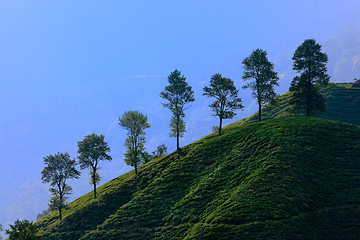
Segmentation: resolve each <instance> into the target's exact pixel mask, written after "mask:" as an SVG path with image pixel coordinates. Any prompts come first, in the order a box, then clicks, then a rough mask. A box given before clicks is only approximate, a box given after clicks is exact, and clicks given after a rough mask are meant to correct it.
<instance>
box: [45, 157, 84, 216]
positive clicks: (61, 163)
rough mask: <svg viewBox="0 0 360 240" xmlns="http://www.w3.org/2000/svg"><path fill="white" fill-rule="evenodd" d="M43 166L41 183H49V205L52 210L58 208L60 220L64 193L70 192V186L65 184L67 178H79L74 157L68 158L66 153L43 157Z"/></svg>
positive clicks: (63, 204) (64, 197)
mask: <svg viewBox="0 0 360 240" xmlns="http://www.w3.org/2000/svg"><path fill="white" fill-rule="evenodd" d="M44 163H45V168H44V169H43V170H42V172H41V174H42V177H41V179H42V181H43V183H50V186H51V188H50V189H49V190H50V192H51V194H52V197H51V199H50V204H49V207H50V208H51V209H52V210H59V216H60V220H61V219H62V209H63V208H64V207H65V205H66V204H65V202H66V199H67V197H66V195H69V194H70V193H71V192H72V188H71V187H70V186H69V185H67V183H66V181H67V180H69V179H74V178H79V176H80V172H79V171H78V170H76V169H75V166H76V162H75V159H73V160H72V159H70V155H69V154H68V153H57V154H55V155H54V156H53V155H49V156H47V157H44Z"/></svg>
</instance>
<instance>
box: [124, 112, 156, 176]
mask: <svg viewBox="0 0 360 240" xmlns="http://www.w3.org/2000/svg"><path fill="white" fill-rule="evenodd" d="M119 125H120V126H122V127H123V128H125V129H126V130H127V135H128V138H127V139H126V140H125V146H126V148H127V150H126V153H125V162H126V164H128V165H130V166H132V167H135V174H136V175H137V174H138V172H137V167H138V166H139V165H140V164H141V162H142V156H144V159H146V160H145V161H147V159H148V158H147V157H148V154H147V155H146V154H144V150H145V148H144V144H145V142H146V141H145V129H147V128H149V127H150V124H149V123H148V122H147V116H144V115H143V114H142V113H140V112H138V111H127V112H125V113H124V114H123V116H122V117H121V118H119Z"/></svg>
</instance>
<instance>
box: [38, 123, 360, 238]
mask: <svg viewBox="0 0 360 240" xmlns="http://www.w3.org/2000/svg"><path fill="white" fill-rule="evenodd" d="M359 156H360V127H359V126H356V125H352V124H347V123H342V122H335V121H329V120H324V119H318V118H305V117H281V118H276V119H274V120H269V121H264V122H261V123H253V124H239V123H237V124H233V125H232V126H229V127H228V129H227V130H226V131H225V134H224V135H222V136H216V135H214V134H212V135H210V136H208V137H205V138H203V139H200V140H199V141H197V142H195V143H193V144H190V145H188V146H186V147H184V148H182V152H181V154H180V155H178V154H177V153H172V154H169V155H167V156H165V157H163V158H160V159H156V160H154V161H152V162H149V163H148V164H145V165H143V166H141V167H140V169H139V176H135V174H134V171H131V172H129V173H127V174H124V175H122V176H120V177H118V178H116V179H114V180H112V181H110V182H108V183H106V184H104V185H103V186H101V187H99V189H98V194H99V198H98V199H96V200H93V198H92V194H91V193H89V194H86V195H84V196H82V197H80V198H78V199H77V200H75V201H73V202H71V203H70V204H69V209H68V210H66V211H65V213H64V219H63V221H62V222H61V223H59V221H58V214H57V213H52V214H50V215H48V216H46V217H45V218H43V219H41V220H40V221H39V222H38V224H39V226H40V228H41V230H42V234H43V238H44V239H356V238H357V237H358V236H360V200H359V199H360V160H359Z"/></svg>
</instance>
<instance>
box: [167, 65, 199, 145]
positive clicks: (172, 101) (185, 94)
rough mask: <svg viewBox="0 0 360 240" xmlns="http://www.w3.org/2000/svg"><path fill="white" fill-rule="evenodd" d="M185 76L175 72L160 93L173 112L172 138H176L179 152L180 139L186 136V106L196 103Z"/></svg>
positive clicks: (171, 122) (171, 123)
mask: <svg viewBox="0 0 360 240" xmlns="http://www.w3.org/2000/svg"><path fill="white" fill-rule="evenodd" d="M185 80H186V78H185V77H184V75H182V76H181V72H179V71H178V70H175V71H174V72H172V73H170V75H169V76H168V81H169V85H168V86H166V87H165V90H164V91H162V92H160V97H162V98H163V99H166V100H167V101H168V102H167V103H162V105H163V106H164V107H167V108H169V109H170V111H171V112H172V114H173V116H172V117H171V121H170V127H171V130H170V136H171V137H176V149H177V150H179V149H180V147H179V143H180V140H179V138H180V137H183V136H184V133H185V132H186V128H185V121H184V118H185V105H186V104H187V103H189V102H193V101H195V98H194V91H193V90H192V88H191V86H189V84H188V83H187V82H186V81H185Z"/></svg>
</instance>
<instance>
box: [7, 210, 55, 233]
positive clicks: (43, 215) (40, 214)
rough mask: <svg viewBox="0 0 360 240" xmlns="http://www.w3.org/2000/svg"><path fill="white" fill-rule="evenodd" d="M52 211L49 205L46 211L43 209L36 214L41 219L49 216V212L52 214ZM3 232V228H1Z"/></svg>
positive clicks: (37, 218)
mask: <svg viewBox="0 0 360 240" xmlns="http://www.w3.org/2000/svg"><path fill="white" fill-rule="evenodd" d="M51 212H52V210H51V208H50V207H48V208H47V209H45V210H44V211H42V212H41V213H39V214H38V215H37V216H36V220H40V219H41V218H43V217H45V216H47V215H48V214H50V213H51ZM0 232H1V230H0Z"/></svg>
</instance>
